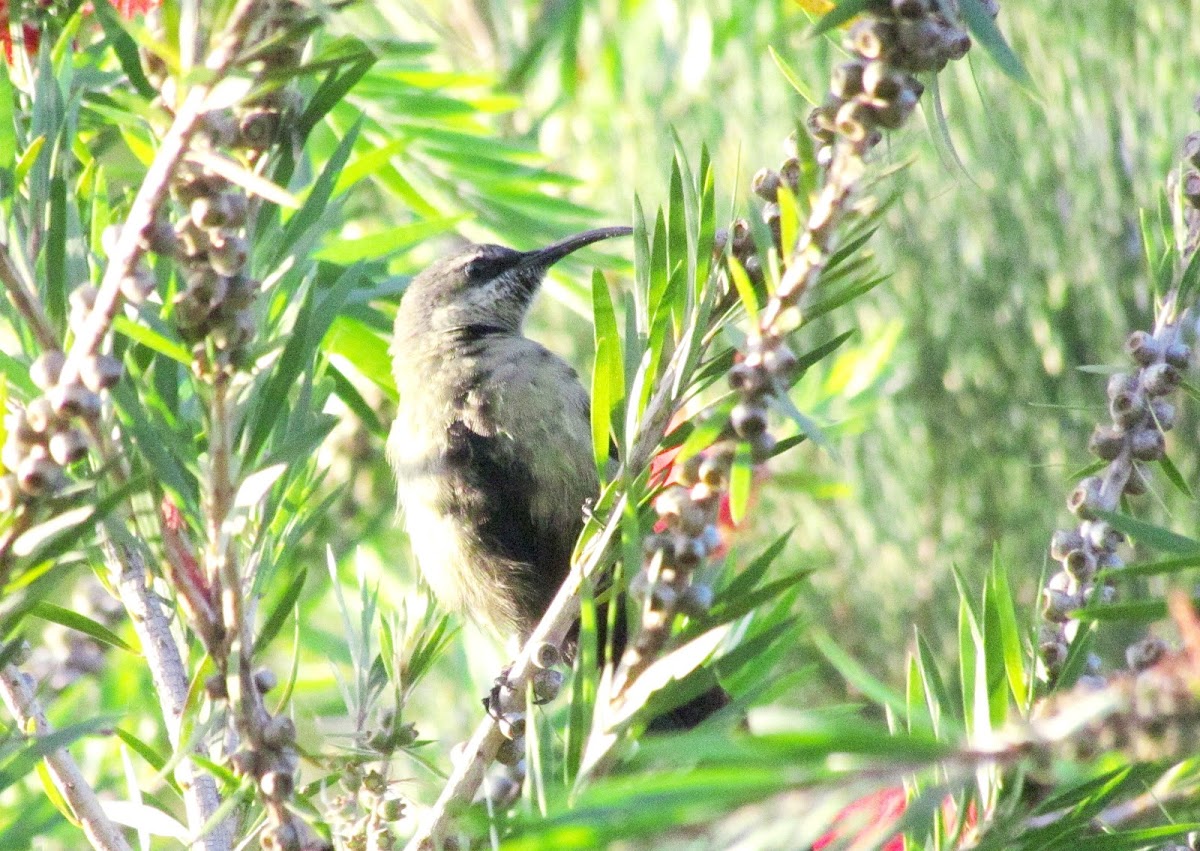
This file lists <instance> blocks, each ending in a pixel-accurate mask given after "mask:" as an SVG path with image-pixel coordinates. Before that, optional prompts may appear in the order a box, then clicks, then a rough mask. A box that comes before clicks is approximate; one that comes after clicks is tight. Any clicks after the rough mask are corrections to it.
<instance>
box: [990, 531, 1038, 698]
mask: <svg viewBox="0 0 1200 851" xmlns="http://www.w3.org/2000/svg"><path fill="white" fill-rule="evenodd" d="M988 585H989V589H988V590H989V593H988V596H987V599H988V603H989V605H990V606H991V607H992V609H993V616H992V618H990V619H989V623H994V624H995V625H996V627H997V628H998V629H999V630H1000V645H1001V650H1002V653H1003V658H1004V672H1005V674H1006V675H1007V677H1008V685H1009V688H1010V689H1011V690H1012V695H1013V699H1014V700H1016V702H1017V706H1019V707H1021V708H1022V709H1024V708H1025V707H1028V706H1029V701H1030V699H1031V695H1030V692H1029V683H1028V682H1027V680H1026V677H1027V674H1026V671H1025V651H1024V648H1023V647H1022V645H1021V629H1020V627H1019V626H1018V625H1017V610H1016V603H1015V602H1014V600H1013V594H1012V588H1010V587H1009V584H1008V565H1007V563H1006V562H1004V561H1003V560H1001V558H1000V550H999V548H998V547H993V549H992V570H991V573H990V574H989V575H988Z"/></svg>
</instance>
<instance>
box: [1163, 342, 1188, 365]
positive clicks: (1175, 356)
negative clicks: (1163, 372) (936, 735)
mask: <svg viewBox="0 0 1200 851" xmlns="http://www.w3.org/2000/svg"><path fill="white" fill-rule="evenodd" d="M1163 357H1164V359H1165V360H1166V361H1167V363H1169V364H1170V365H1171V366H1173V367H1175V368H1176V369H1187V368H1188V366H1189V365H1190V364H1191V362H1192V348H1191V346H1188V345H1187V344H1185V343H1172V344H1171V345H1169V346H1167V350H1166V352H1164V353H1163Z"/></svg>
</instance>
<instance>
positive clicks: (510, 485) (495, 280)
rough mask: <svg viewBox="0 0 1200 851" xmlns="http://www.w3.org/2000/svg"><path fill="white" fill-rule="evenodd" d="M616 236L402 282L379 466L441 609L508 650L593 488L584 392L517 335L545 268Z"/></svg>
mask: <svg viewBox="0 0 1200 851" xmlns="http://www.w3.org/2000/svg"><path fill="white" fill-rule="evenodd" d="M630 232H631V230H630V228H627V227H610V228H600V229H597V230H590V231H585V232H584V233H580V234H577V235H575V236H571V237H568V238H566V239H563V240H561V241H559V242H556V243H554V244H553V245H551V246H549V247H547V248H543V249H540V250H537V251H524V252H523V251H515V250H513V249H511V248H504V247H502V246H499V245H467V246H466V247H463V248H461V249H459V250H457V251H456V252H454V253H453V254H451V255H450V256H448V257H445V258H443V259H441V260H439V261H438V262H436V263H434V264H433V265H432V266H431V267H429V268H428V269H426V270H425V271H424V272H422V273H421V274H420V275H418V276H417V277H416V278H414V279H413V281H412V283H411V284H410V285H409V288H408V290H407V291H406V292H405V294H404V297H403V299H402V301H401V304H400V310H399V312H398V314H397V315H396V325H395V334H394V337H393V340H392V349H391V352H392V364H393V370H394V373H395V378H396V385H397V388H398V389H399V392H400V408H399V412H398V414H397V417H396V421H395V423H394V424H393V426H392V430H391V434H390V436H389V438H388V457H389V458H390V460H391V463H392V466H393V468H394V470H395V472H396V477H397V480H398V492H399V499H400V504H401V506H402V507H403V509H404V514H405V518H406V525H407V528H408V533H409V537H410V540H411V541H412V545H413V550H414V551H415V553H416V557H417V562H418V564H419V566H420V568H421V572H422V573H423V575H424V576H425V579H426V581H427V582H428V583H429V585H430V587H432V589H433V591H434V593H435V594H436V595H437V597H438V600H439V601H440V602H441V603H442V605H443V606H445V607H447V608H449V609H452V610H456V611H459V612H462V613H464V614H466V615H467V616H468V617H470V618H472V619H473V620H475V621H476V622H479V623H482V624H484V625H487V626H490V627H492V628H494V629H495V630H496V631H497V632H499V633H500V634H505V635H515V636H517V638H519V639H520V640H521V641H524V640H525V639H526V638H528V636H529V634H530V633H531V632H532V631H533V628H534V627H535V626H536V625H537V623H538V621H540V620H541V617H542V615H543V613H544V612H545V611H546V609H547V607H548V606H549V604H550V602H551V600H552V599H553V598H554V595H555V594H556V593H557V591H558V588H559V586H560V585H561V584H562V582H563V580H564V579H565V578H566V576H567V573H568V572H569V570H570V564H571V552H572V550H573V549H574V546H575V541H576V539H577V538H578V537H579V533H580V531H581V529H582V528H583V518H584V515H583V510H584V504H585V502H586V501H588V500H590V499H592V498H594V497H595V496H596V495H597V491H598V488H599V481H598V478H597V475H596V468H595V463H594V460H593V456H592V436H591V424H590V422H591V421H590V415H589V401H588V396H587V392H586V391H585V390H584V389H583V386H582V385H581V384H580V383H579V377H578V375H577V374H576V372H575V370H574V369H572V368H571V367H570V366H569V365H568V364H567V363H566V362H565V361H563V360H562V359H561V358H559V357H558V356H557V355H555V354H553V353H551V352H550V351H549V350H547V349H546V348H545V347H543V346H541V345H540V344H538V343H535V342H534V341H532V340H530V339H528V338H527V337H525V336H524V335H523V334H522V324H523V323H524V320H525V314H526V313H527V311H528V309H529V306H530V304H531V303H532V301H533V298H534V296H535V295H536V293H537V291H538V288H539V287H540V285H541V282H542V279H543V277H544V276H545V274H546V270H547V269H549V268H550V266H551V265H553V264H554V263H556V262H557V261H559V260H561V259H562V258H563V257H566V256H567V255H568V254H570V253H571V252H573V251H576V250H578V249H580V248H583V247H584V246H586V245H590V244H592V243H594V242H598V241H600V240H604V239H609V238H612V237H617V236H625V235H628V234H629V233H630ZM600 621H601V623H604V621H605V618H603V617H601V618H600ZM617 622H618V625H619V626H618V634H617V635H614V637H613V645H614V653H615V655H616V656H617V657H618V658H619V656H620V653H621V651H622V648H623V646H624V619H623V618H620V617H619V618H618V619H617ZM715 700H716V703H719V704H721V705H723V703H724V694H723V693H721V694H720V695H719V697H718V698H716V699H715ZM715 708H718V706H717V705H714V706H712V708H711V709H708V710H707V711H699V710H698V711H695V712H692V713H691V714H688V712H687V711H686V710H687V707H683V708H681V709H682V710H684V713H683V714H682V715H679V717H678V718H673V717H670V718H666V719H661V720H663V723H661V724H657V723H656V726H657V727H658V728H672V727H686V726H692V725H694V724H695V723H697V722H698V721H699V720H700V719H701V718H702V717H704V715H705V714H707V712H710V711H713V709H715ZM676 712H677V713H678V712H679V710H677V711H676ZM675 714H676V713H673V714H672V715H675ZM693 716H694V717H693Z"/></svg>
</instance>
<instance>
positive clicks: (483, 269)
mask: <svg viewBox="0 0 1200 851" xmlns="http://www.w3.org/2000/svg"><path fill="white" fill-rule="evenodd" d="M495 272H496V260H495V258H492V257H476V258H475V259H474V260H472V261H471V262H470V263H468V264H467V268H466V273H467V280H469V281H470V282H471V283H476V284H478V283H482V282H484V281H487V280H490V279H491V278H492V277H493V276H494V274H495Z"/></svg>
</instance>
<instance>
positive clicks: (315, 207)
mask: <svg viewBox="0 0 1200 851" xmlns="http://www.w3.org/2000/svg"><path fill="white" fill-rule="evenodd" d="M360 126H361V125H360V124H355V125H354V126H353V127H351V128H350V130H349V131H348V132H347V133H346V135H345V136H343V137H342V140H341V142H339V143H338V146H337V149H336V150H335V151H334V152H333V155H332V156H330V157H329V160H328V162H326V163H325V168H324V169H323V170H322V171H321V176H320V177H318V178H317V180H316V182H315V183H314V184H313V186H312V189H311V190H310V191H309V193H308V197H307V198H305V199H304V206H302V207H301V208H300V209H299V210H297V211H296V213H295V214H294V215H293V216H292V217H291V218H290V219H288V220H287V224H285V225H284V226H283V233H282V235H281V237H280V243H279V246H278V248H277V249H276V252H275V255H276V258H275V261H276V263H281V262H283V260H284V258H285V257H286V256H287V254H288V251H289V250H290V249H291V248H292V247H293V246H294V245H296V243H297V242H299V241H300V238H301V237H302V236H304V235H305V234H306V233H307V232H308V230H309V229H310V228H311V227H312V226H313V225H315V224H316V223H317V222H318V221H319V220H320V218H321V215H322V214H323V213H324V212H325V207H326V205H327V204H328V203H329V199H330V197H331V196H332V195H333V187H334V185H335V184H336V183H337V180H338V178H339V177H340V176H341V172H342V168H344V167H345V165H346V160H347V159H348V158H349V157H350V151H351V150H352V149H353V148H354V142H355V140H356V139H358V132H359V128H360Z"/></svg>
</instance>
